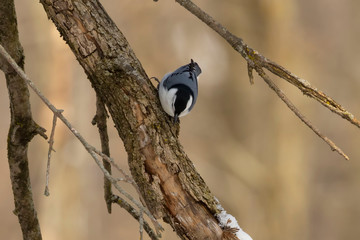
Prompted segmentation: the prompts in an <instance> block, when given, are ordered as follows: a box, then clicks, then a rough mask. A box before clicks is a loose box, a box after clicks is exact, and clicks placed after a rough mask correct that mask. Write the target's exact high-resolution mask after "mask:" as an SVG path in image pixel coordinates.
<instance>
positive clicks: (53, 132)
mask: <svg viewBox="0 0 360 240" xmlns="http://www.w3.org/2000/svg"><path fill="white" fill-rule="evenodd" d="M58 112H59V113H61V112H63V110H58ZM56 120H57V114H56V113H54V116H53V123H52V128H51V134H50V138H49V141H48V143H49V151H48V160H47V164H46V182H45V191H44V195H45V196H49V195H50V191H49V179H50V159H51V153H52V152H53V151H54V152H55V150H54V148H53V146H54V137H55V128H56Z"/></svg>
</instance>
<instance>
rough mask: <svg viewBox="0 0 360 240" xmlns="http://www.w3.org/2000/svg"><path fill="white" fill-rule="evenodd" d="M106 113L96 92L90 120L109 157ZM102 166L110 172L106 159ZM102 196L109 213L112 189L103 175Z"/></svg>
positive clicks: (102, 150) (104, 151)
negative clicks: (92, 116)
mask: <svg viewBox="0 0 360 240" xmlns="http://www.w3.org/2000/svg"><path fill="white" fill-rule="evenodd" d="M108 117H109V116H108V114H107V111H106V108H105V105H104V103H103V102H102V101H101V98H100V97H99V96H98V95H97V94H96V114H95V116H94V118H93V120H92V122H91V123H92V124H93V125H95V124H96V126H97V127H98V130H99V135H100V142H101V152H102V153H103V154H105V155H106V156H108V157H110V147H109V136H108V132H107V124H106V119H107V118H108ZM103 164H104V168H105V169H106V170H107V171H108V172H109V173H110V174H111V163H110V162H108V161H107V160H106V159H103ZM104 198H105V202H106V207H107V210H108V212H109V213H111V204H112V191H111V182H110V181H109V179H107V178H106V177H105V176H104Z"/></svg>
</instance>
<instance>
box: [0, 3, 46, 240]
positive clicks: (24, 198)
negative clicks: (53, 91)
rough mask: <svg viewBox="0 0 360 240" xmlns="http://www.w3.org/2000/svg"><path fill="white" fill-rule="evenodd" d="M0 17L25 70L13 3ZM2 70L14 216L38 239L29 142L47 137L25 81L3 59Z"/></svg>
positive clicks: (3, 34) (2, 39)
mask: <svg viewBox="0 0 360 240" xmlns="http://www.w3.org/2000/svg"><path fill="white" fill-rule="evenodd" d="M0 16H1V20H0V43H1V44H3V45H4V47H5V48H6V49H7V50H8V51H9V53H10V55H11V56H12V57H13V58H14V59H15V60H16V62H17V63H18V65H19V66H21V67H22V68H24V55H23V49H22V46H21V44H20V42H19V37H18V31H17V21H16V13H15V6H14V2H13V0H3V1H1V4H0ZM0 68H1V70H2V71H4V73H5V76H6V84H7V88H8V92H9V99H10V111H11V122H10V129H9V133H8V161H9V168H10V178H11V184H12V189H13V194H14V202H15V210H14V213H15V214H16V215H17V216H18V219H19V223H20V225H21V230H22V233H23V239H31V240H35V239H36V240H39V239H41V231H40V225H39V221H38V218H37V214H36V210H35V207H34V202H33V197H32V191H31V184H30V177H29V168H28V157H27V150H28V143H29V142H30V141H31V139H32V138H33V137H34V136H35V135H36V134H37V133H41V135H42V136H45V133H44V132H45V129H43V128H41V127H39V126H38V125H37V124H36V123H35V122H34V121H33V119H32V116H31V108H30V102H29V90H28V88H27V85H26V83H25V81H24V80H23V79H21V78H20V77H19V76H18V75H17V74H16V72H15V71H14V70H13V69H12V68H11V67H10V66H9V65H8V64H7V63H6V61H4V60H3V59H2V58H1V59H0Z"/></svg>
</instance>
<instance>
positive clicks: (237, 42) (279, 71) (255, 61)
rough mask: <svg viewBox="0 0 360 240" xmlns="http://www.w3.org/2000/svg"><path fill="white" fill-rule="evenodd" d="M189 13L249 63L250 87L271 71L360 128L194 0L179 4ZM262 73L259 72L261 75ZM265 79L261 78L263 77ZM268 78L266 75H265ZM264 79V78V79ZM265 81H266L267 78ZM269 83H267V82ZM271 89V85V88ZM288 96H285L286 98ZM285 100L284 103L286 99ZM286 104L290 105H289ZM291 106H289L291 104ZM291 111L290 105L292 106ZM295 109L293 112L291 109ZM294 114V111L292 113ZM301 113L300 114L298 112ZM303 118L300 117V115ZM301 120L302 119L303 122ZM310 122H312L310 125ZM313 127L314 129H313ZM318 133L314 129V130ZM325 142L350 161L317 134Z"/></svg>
mask: <svg viewBox="0 0 360 240" xmlns="http://www.w3.org/2000/svg"><path fill="white" fill-rule="evenodd" d="M175 1H176V2H178V3H179V4H180V5H181V6H183V7H184V8H185V9H187V10H188V11H189V12H191V13H192V14H193V15H194V16H196V17H198V18H199V19H200V20H201V21H203V22H204V23H205V24H206V25H208V26H209V27H210V28H212V29H213V30H214V31H215V32H217V33H218V34H219V35H220V36H221V37H222V38H224V39H225V40H226V41H227V42H228V43H229V44H230V45H231V46H232V47H233V48H234V49H235V50H236V51H237V52H239V53H240V54H241V56H242V57H243V58H245V60H246V61H247V64H248V75H249V79H250V83H251V84H252V83H253V75H252V70H253V69H263V68H265V69H267V70H269V71H270V72H272V73H273V74H275V75H277V76H279V77H280V78H282V79H285V80H286V81H288V82H289V83H291V84H293V85H294V86H296V87H297V88H299V89H300V90H301V91H302V92H303V94H305V95H306V96H309V97H311V98H313V99H315V100H317V101H318V102H320V103H321V104H322V105H323V106H325V107H326V108H328V109H329V110H331V111H332V112H334V113H336V114H338V115H339V116H341V117H342V118H344V119H346V120H348V121H349V122H350V123H352V124H354V125H355V126H357V127H359V128H360V121H359V120H357V119H356V118H355V117H354V115H353V114H352V113H350V112H348V111H347V110H346V109H345V108H344V107H342V106H341V105H340V104H339V103H337V102H336V101H335V100H333V99H332V98H330V97H329V96H327V95H326V94H325V93H323V92H322V91H319V90H317V88H315V87H313V86H311V85H310V83H309V82H307V81H306V80H304V79H302V78H299V77H298V76H296V75H295V74H293V73H291V72H290V71H288V70H287V69H285V68H284V67H282V66H280V65H279V64H277V63H275V62H273V61H271V60H269V59H267V58H265V57H264V56H262V55H261V54H260V53H259V52H257V51H256V50H254V49H252V48H250V47H249V46H248V45H247V44H246V43H245V42H244V41H243V39H241V38H239V37H237V36H235V35H233V34H232V33H231V32H229V31H228V30H227V29H226V28H225V27H224V26H223V25H221V24H220V23H219V22H217V21H216V20H215V19H213V18H212V17H211V16H210V15H209V14H207V13H206V12H204V11H203V10H202V9H201V8H199V7H198V6H197V5H196V4H194V3H193V2H192V1H190V0H175ZM257 72H258V73H259V71H257ZM260 76H261V75H260ZM263 76H264V75H263ZM261 77H262V76H261ZM263 79H264V78H263ZM264 81H265V82H266V81H267V80H266V79H264ZM269 86H270V85H269ZM284 96H285V95H284ZM282 100H283V99H282ZM285 103H286V102H285ZM287 105H288V104H287ZM288 107H289V105H288ZM290 109H291V108H290ZM291 110H292V111H293V109H291ZM298 113H299V112H298ZM296 116H298V117H299V118H300V114H296ZM301 116H302V114H301ZM300 119H301V118H300ZM301 120H302V121H303V122H304V123H305V124H306V125H307V126H308V127H310V125H309V124H307V123H306V121H304V120H303V119H301ZM307 122H308V121H307ZM311 126H312V125H311ZM310 128H311V129H312V130H313V131H314V129H315V128H314V127H310ZM314 132H315V133H316V134H317V135H318V136H319V137H320V138H321V139H323V140H324V141H325V142H326V143H327V144H329V145H330V147H331V149H332V150H334V151H337V152H339V153H340V154H341V155H342V156H343V157H344V158H345V159H346V160H348V159H349V158H348V157H347V156H346V155H345V154H344V153H343V152H342V151H341V149H340V148H338V147H337V146H336V145H335V144H334V143H333V142H332V141H331V140H330V139H328V138H327V137H325V136H323V135H321V134H320V135H319V134H318V133H317V132H318V131H314Z"/></svg>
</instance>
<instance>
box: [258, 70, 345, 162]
mask: <svg viewBox="0 0 360 240" xmlns="http://www.w3.org/2000/svg"><path fill="white" fill-rule="evenodd" d="M256 71H257V72H258V74H259V75H260V76H261V77H262V78H263V79H264V81H265V82H266V83H267V84H268V85H269V87H270V88H271V89H272V90H274V92H275V93H276V94H277V95H278V96H279V98H280V99H281V100H283V101H284V103H285V104H286V105H287V106H288V108H289V109H290V110H291V111H293V112H294V113H295V115H296V116H297V117H298V118H300V120H301V121H302V122H303V123H305V124H306V126H308V127H309V128H310V129H311V130H312V131H313V132H314V133H315V134H316V135H318V136H319V137H320V138H321V139H322V140H324V141H325V142H326V143H327V144H328V145H329V146H330V148H331V150H333V151H336V152H338V153H339V154H340V155H341V156H343V157H344V158H345V159H346V160H349V157H348V156H347V155H346V154H345V153H344V152H343V151H342V150H341V149H340V148H339V147H338V146H336V145H335V143H334V142H332V141H331V140H330V139H329V138H327V137H326V136H324V135H323V134H322V133H321V132H320V131H319V129H317V128H316V127H315V126H314V125H312V123H311V122H310V121H309V120H308V119H306V117H305V116H304V115H303V114H302V113H301V112H300V111H299V110H298V109H297V108H296V107H295V105H294V104H293V103H292V102H291V101H290V99H288V98H287V97H286V95H285V94H284V93H283V92H282V91H281V90H280V88H278V86H276V85H275V83H273V81H272V80H271V79H270V77H269V76H268V75H267V74H266V73H265V72H264V70H263V69H262V68H256Z"/></svg>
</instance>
